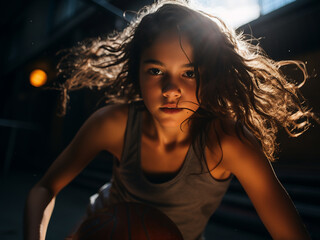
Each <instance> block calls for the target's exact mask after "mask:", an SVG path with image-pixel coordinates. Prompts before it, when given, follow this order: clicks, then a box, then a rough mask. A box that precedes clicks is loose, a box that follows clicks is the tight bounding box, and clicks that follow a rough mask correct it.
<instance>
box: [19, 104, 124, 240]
mask: <svg viewBox="0 0 320 240" xmlns="http://www.w3.org/2000/svg"><path fill="white" fill-rule="evenodd" d="M126 119H127V107H126V106H112V107H105V108H102V109H100V110H99V111H97V112H96V113H94V114H93V115H92V116H91V117H90V118H89V119H88V120H87V121H86V122H85V123H84V125H83V126H82V127H81V129H80V130H79V132H78V133H77V134H76V136H75V137H74V139H73V140H72V142H71V143H70V144H69V146H68V147H67V148H66V149H65V150H64V151H63V152H62V153H61V154H60V155H59V156H58V158H57V159H56V160H55V161H54V162H53V164H52V165H51V166H50V168H49V170H48V171H47V172H46V174H45V175H44V176H43V178H42V179H41V180H40V181H39V182H38V183H37V184H36V185H35V186H34V187H33V188H32V189H31V191H30V193H29V195H28V198H27V201H26V207H25V217H24V237H25V239H32V240H34V239H41V240H42V239H45V235H46V230H47V225H48V223H49V220H50V217H51V213H52V210H53V207H54V202H55V197H56V195H57V194H58V193H59V192H60V191H61V189H62V188H64V187H65V186H66V185H67V184H68V183H69V182H70V181H71V180H72V179H74V178H75V177H76V176H77V175H78V174H79V173H80V172H81V171H82V170H83V168H84V167H85V166H86V165H87V164H88V163H89V162H90V161H91V160H92V159H93V158H94V157H95V156H96V155H97V154H98V153H99V152H100V151H102V150H107V151H109V152H111V153H112V154H114V155H115V156H116V157H118V159H119V158H120V154H121V149H122V144H123V136H124V132H125V128H126Z"/></svg>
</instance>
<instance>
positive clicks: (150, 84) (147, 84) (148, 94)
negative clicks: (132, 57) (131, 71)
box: [140, 77, 162, 105]
mask: <svg viewBox="0 0 320 240" xmlns="http://www.w3.org/2000/svg"><path fill="white" fill-rule="evenodd" d="M140 89H141V96H142V99H143V100H144V101H145V103H146V105H150V104H152V103H153V101H155V100H157V99H158V98H159V96H162V91H161V87H160V86H159V83H158V82H156V81H154V80H150V79H146V78H143V77H142V78H141V79H140Z"/></svg>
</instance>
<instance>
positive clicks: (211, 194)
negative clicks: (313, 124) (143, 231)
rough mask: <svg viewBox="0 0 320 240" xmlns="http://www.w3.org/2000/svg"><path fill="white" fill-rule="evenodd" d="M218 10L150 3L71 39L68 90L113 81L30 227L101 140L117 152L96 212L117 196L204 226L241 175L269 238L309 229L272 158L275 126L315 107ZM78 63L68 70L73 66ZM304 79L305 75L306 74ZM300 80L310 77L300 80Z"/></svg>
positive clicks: (187, 227) (191, 235) (47, 180)
mask: <svg viewBox="0 0 320 240" xmlns="http://www.w3.org/2000/svg"><path fill="white" fill-rule="evenodd" d="M289 64H294V65H296V66H297V67H298V68H299V69H300V70H301V71H302V73H303V74H304V77H305V79H306V77H307V75H306V70H305V66H304V64H303V63H301V62H295V61H285V62H284V61H281V62H274V61H272V60H271V59H269V58H267V57H266V56H265V55H264V54H263V52H262V50H261V49H260V48H259V47H256V46H253V45H251V44H250V43H248V42H246V41H244V40H243V38H242V36H241V35H236V34H235V33H234V32H233V31H232V30H230V29H228V28H227V26H225V25H224V24H223V22H221V21H220V20H219V19H217V18H215V17H213V16H209V15H207V14H205V13H203V12H199V11H195V10H193V9H191V8H190V7H189V6H188V5H187V4H186V3H185V2H184V1H166V0H165V1H159V2H158V3H155V4H153V5H151V6H148V7H145V8H143V9H142V10H141V11H140V12H139V14H138V16H137V18H136V19H135V20H134V21H132V22H131V23H130V25H129V26H128V27H127V28H126V29H125V30H123V32H120V33H114V34H112V35H109V36H108V37H107V38H106V39H101V38H99V39H96V40H92V41H91V42H87V43H85V44H82V45H80V46H78V47H75V48H74V49H72V50H70V52H68V54H66V55H65V57H64V58H63V59H62V61H61V63H60V65H59V67H60V71H61V72H62V74H69V78H68V79H67V81H66V82H65V84H64V85H63V93H64V95H63V96H64V109H65V108H66V102H67V99H68V95H67V92H68V91H69V90H74V89H78V88H82V87H90V88H91V87H97V88H98V89H103V90H105V91H106V93H107V96H108V98H109V99H108V102H112V103H114V104H112V105H108V106H106V107H103V108H101V109H100V110H98V111H97V112H96V113H94V114H93V115H92V116H91V117H90V118H89V119H88V120H87V121H86V122H85V124H84V125H83V126H82V128H81V129H80V130H79V132H78V133H77V135H76V136H75V138H74V139H73V141H72V142H71V143H70V144H69V146H68V147H67V148H66V149H65V150H64V151H63V152H62V153H61V155H60V156H59V157H58V158H57V159H56V161H55V162H54V163H53V164H52V166H51V167H50V168H49V170H48V171H47V173H46V174H45V175H44V177H43V178H42V179H41V180H40V182H39V183H38V184H36V185H35V186H34V187H33V188H32V190H31V191H30V194H29V197H28V200H27V205H26V215H25V226H26V228H25V229H26V231H25V237H26V239H44V238H45V234H46V229H47V225H48V222H49V219H50V215H51V212H52V210H53V206H54V201H55V197H56V195H57V194H58V193H59V191H60V190H61V189H62V188H63V187H65V186H66V185H67V184H68V183H69V182H70V181H71V180H72V179H73V178H74V177H75V176H76V175H77V174H79V173H80V172H81V171H82V169H83V168H84V167H85V166H86V165H87V164H88V163H89V162H90V161H91V160H92V159H93V158H94V156H95V155H96V154H97V153H98V152H99V151H102V150H107V151H109V152H110V153H112V154H113V155H114V156H115V158H114V159H115V160H114V171H113V177H112V182H111V184H109V185H106V186H105V187H104V188H103V189H102V190H101V191H100V194H99V196H98V197H95V198H92V199H91V200H92V204H91V208H90V211H89V214H90V213H92V212H94V211H97V210H98V209H99V208H103V207H108V206H111V205H112V204H115V203H118V202H139V203H144V204H147V205H151V206H153V207H156V208H158V209H160V210H161V211H163V212H164V213H165V214H166V215H168V216H169V217H170V218H171V219H172V220H173V221H174V222H175V224H176V225H177V226H178V228H179V229H180V231H181V232H182V234H183V237H184V239H186V240H195V239H201V238H202V232H203V231H204V228H205V226H206V223H207V221H208V219H209V217H210V216H211V215H212V214H213V212H214V211H215V210H216V209H217V207H218V205H219V203H220V201H221V199H222V197H223V195H224V193H225V192H226V190H227V187H228V185H229V182H230V180H231V178H232V176H236V177H237V178H238V180H239V181H240V183H241V184H242V186H243V187H244V189H245V190H246V192H247V194H248V196H249V197H250V199H251V201H252V203H253V205H254V207H255V208H256V210H257V212H258V214H259V216H260V218H261V220H262V222H263V223H264V225H265V226H266V228H267V230H268V231H269V233H270V234H271V236H272V238H273V239H290V240H294V239H300V240H301V239H309V236H308V233H307V232H306V230H305V228H304V226H303V224H302V222H301V220H300V217H299V215H298V213H297V211H296V209H295V207H294V206H293V204H292V202H291V200H290V198H289V196H288V194H287V193H286V191H285V190H284V189H283V187H282V186H281V184H280V183H279V181H278V179H277V177H276V176H275V174H274V172H273V170H272V167H271V165H270V161H273V160H274V152H275V150H276V143H275V134H276V132H277V126H282V127H284V128H285V129H286V130H287V132H288V133H289V134H290V135H292V136H297V135H299V134H301V133H302V132H304V131H305V130H306V129H307V127H308V126H309V122H308V119H310V118H314V119H316V117H315V116H314V115H313V114H312V113H311V112H310V111H309V110H308V109H307V108H306V107H304V106H302V103H301V101H300V97H301V96H300V95H299V92H298V88H299V87H300V86H301V85H302V84H300V85H299V86H296V85H295V84H293V83H291V82H289V81H288V80H287V79H286V78H285V76H284V75H283V74H282V73H281V71H280V67H282V66H285V65H289ZM70 66H72V71H70ZM305 79H304V81H305ZM304 81H303V82H304Z"/></svg>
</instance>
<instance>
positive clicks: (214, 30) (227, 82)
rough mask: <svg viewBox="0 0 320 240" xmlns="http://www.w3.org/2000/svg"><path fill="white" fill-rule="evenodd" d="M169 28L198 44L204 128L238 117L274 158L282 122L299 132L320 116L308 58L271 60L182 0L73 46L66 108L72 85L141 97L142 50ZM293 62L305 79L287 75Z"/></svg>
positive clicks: (125, 98) (64, 62) (110, 98)
mask: <svg viewBox="0 0 320 240" xmlns="http://www.w3.org/2000/svg"><path fill="white" fill-rule="evenodd" d="M168 28H176V29H177V30H178V31H179V34H181V35H183V36H185V37H187V38H188V40H189V41H190V44H191V46H192V47H193V55H194V56H193V57H194V59H193V61H194V64H195V73H196V79H197V98H198V102H199V103H200V106H199V109H198V110H197V112H196V113H197V114H194V115H193V118H198V119H202V122H204V123H205V124H201V130H202V132H206V130H207V128H208V126H209V123H210V122H211V120H212V119H233V120H234V121H235V122H236V124H235V126H236V129H237V132H238V131H239V129H241V126H245V127H247V128H248V129H249V130H250V131H251V132H252V133H253V134H254V135H255V137H256V138H257V139H258V140H259V141H260V143H261V147H262V150H263V152H264V154H265V156H266V157H267V158H268V159H269V160H270V161H273V160H274V153H275V151H276V150H277V144H276V133H277V131H278V127H279V126H282V127H283V128H284V129H285V130H286V131H287V132H288V134H289V135H290V136H298V135H300V134H302V133H303V132H304V131H306V130H307V129H308V127H309V126H310V123H309V120H310V119H311V118H313V119H315V120H317V121H319V120H318V118H317V117H316V116H315V115H314V113H312V112H311V109H310V108H308V107H307V106H305V105H304V98H303V96H302V95H301V93H300V92H299V88H300V87H301V86H302V85H303V84H304V83H305V81H306V79H307V78H308V76H307V71H306V67H305V64H304V63H303V62H300V61H291V60H290V61H278V62H276V61H273V60H271V59H270V58H268V57H267V55H266V54H265V53H264V51H263V50H262V49H261V48H260V47H259V45H258V44H256V45H254V44H252V42H251V40H252V39H247V40H246V39H245V37H244V35H243V34H242V33H238V34H236V32H235V31H234V30H233V29H230V28H228V27H227V26H226V25H225V24H224V23H223V21H221V20H220V19H218V18H217V17H214V16H211V15H209V14H206V13H204V12H202V11H196V10H194V9H192V8H191V7H190V6H189V5H188V4H187V3H186V2H185V1H182V0H181V1H170V0H169V1H168V0H163V1H158V2H157V3H154V4H152V5H150V6H146V7H144V8H143V9H141V10H140V11H139V12H138V14H137V17H136V18H135V19H134V20H133V21H132V22H131V23H130V24H129V25H128V26H127V27H126V28H125V29H124V30H123V31H122V32H113V33H111V34H109V35H107V36H106V37H104V38H96V39H91V40H87V41H85V42H83V43H80V44H79V45H78V46H76V47H74V48H72V49H69V50H68V51H67V52H66V53H65V55H64V56H63V57H62V59H61V61H60V64H59V65H58V69H59V72H60V74H63V75H67V76H68V78H67V80H66V81H65V83H64V84H62V85H61V89H62V97H63V109H64V113H65V110H66V104H67V101H68V98H69V97H68V91H70V90H76V89H80V88H83V87H88V88H97V89H102V90H104V91H105V93H106V96H107V102H112V103H115V102H126V103H128V102H131V101H136V100H141V95H140V90H139V60H140V55H141V53H142V52H143V50H144V49H146V48H148V47H149V46H151V44H152V43H153V42H154V40H155V39H156V38H157V37H158V36H159V35H160V34H161V33H162V32H164V31H166V30H168ZM289 65H294V66H296V67H297V69H298V70H299V71H301V72H302V74H303V80H302V81H301V83H300V84H297V83H295V82H294V81H293V80H291V79H288V77H286V76H285V75H284V74H283V73H282V71H281V69H282V67H283V66H289ZM200 72H201V74H200Z"/></svg>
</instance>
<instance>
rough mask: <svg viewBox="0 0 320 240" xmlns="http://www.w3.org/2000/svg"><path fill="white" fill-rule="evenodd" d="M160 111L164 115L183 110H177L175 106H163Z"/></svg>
mask: <svg viewBox="0 0 320 240" xmlns="http://www.w3.org/2000/svg"><path fill="white" fill-rule="evenodd" d="M160 110H161V111H162V112H165V113H179V112H181V111H182V110H183V109H182V108H177V104H165V105H163V106H162V107H161V108H160Z"/></svg>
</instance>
